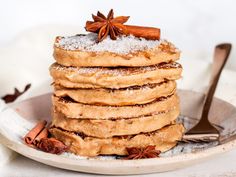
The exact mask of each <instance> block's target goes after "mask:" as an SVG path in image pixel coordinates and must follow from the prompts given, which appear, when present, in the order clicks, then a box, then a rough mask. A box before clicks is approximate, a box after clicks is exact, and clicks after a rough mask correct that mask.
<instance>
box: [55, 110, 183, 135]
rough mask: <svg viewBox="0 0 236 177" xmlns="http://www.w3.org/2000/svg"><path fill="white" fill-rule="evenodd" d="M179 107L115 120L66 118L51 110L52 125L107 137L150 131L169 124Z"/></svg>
mask: <svg viewBox="0 0 236 177" xmlns="http://www.w3.org/2000/svg"><path fill="white" fill-rule="evenodd" d="M179 112H180V110H179V108H177V107H176V108H175V109H172V110H169V111H167V112H163V113H160V114H156V115H151V116H144V117H138V118H130V119H117V120H93V119H92V120H89V119H73V118H67V117H65V116H64V115H63V114H61V113H59V112H57V111H53V116H52V117H53V118H52V126H53V127H57V128H61V129H63V130H67V131H73V132H81V133H83V134H85V135H87V136H92V137H98V138H109V137H113V136H121V135H134V134H139V133H142V132H152V131H155V130H157V129H160V128H162V127H164V126H166V125H168V124H171V123H172V122H173V121H174V120H175V119H177V117H178V115H179Z"/></svg>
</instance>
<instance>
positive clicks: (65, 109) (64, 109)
mask: <svg viewBox="0 0 236 177" xmlns="http://www.w3.org/2000/svg"><path fill="white" fill-rule="evenodd" d="M52 104H53V107H54V109H55V110H56V111H59V112H61V113H63V114H64V115H65V116H66V117H70V118H82V119H117V118H134V117H140V116H147V115H153V114H158V113H160V112H165V111H166V110H170V109H172V108H174V107H178V105H179V98H178V96H177V95H176V94H174V95H170V96H168V97H160V98H158V99H157V100H155V101H153V102H151V103H147V104H143V105H134V106H102V105H88V104H82V103H77V102H74V101H73V100H70V99H66V98H62V97H56V96H52Z"/></svg>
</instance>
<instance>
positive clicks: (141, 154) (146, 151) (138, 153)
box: [124, 145, 161, 160]
mask: <svg viewBox="0 0 236 177" xmlns="http://www.w3.org/2000/svg"><path fill="white" fill-rule="evenodd" d="M126 150H127V152H128V156H127V157H125V158H124V159H126V160H131V159H145V158H155V157H159V154H160V153H161V151H159V150H156V148H155V146H151V145H150V146H147V147H145V148H136V147H131V148H126Z"/></svg>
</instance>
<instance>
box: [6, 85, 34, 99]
mask: <svg viewBox="0 0 236 177" xmlns="http://www.w3.org/2000/svg"><path fill="white" fill-rule="evenodd" d="M30 87H31V84H27V85H26V86H25V89H24V90H23V91H22V92H20V91H19V90H18V89H17V88H15V89H14V93H13V94H7V95H5V96H3V97H2V99H3V100H4V101H5V103H11V102H13V101H15V100H16V99H17V98H18V97H19V96H21V95H22V94H23V93H25V92H26V91H27V90H28V89H29V88H30Z"/></svg>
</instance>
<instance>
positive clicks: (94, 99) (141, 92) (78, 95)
mask: <svg viewBox="0 0 236 177" xmlns="http://www.w3.org/2000/svg"><path fill="white" fill-rule="evenodd" d="M175 89H176V82H175V81H168V82H163V83H160V84H148V85H145V86H141V87H137V86H136V87H128V88H126V89H103V88H100V89H82V88H81V89H69V88H63V87H60V86H55V87H54V94H55V95H56V96H57V97H70V98H71V99H73V100H74V101H76V102H79V103H85V104H96V105H118V106H125V105H136V104H145V103H149V102H152V101H154V100H155V99H157V98H159V97H166V96H168V95H171V94H173V93H174V92H175Z"/></svg>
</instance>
